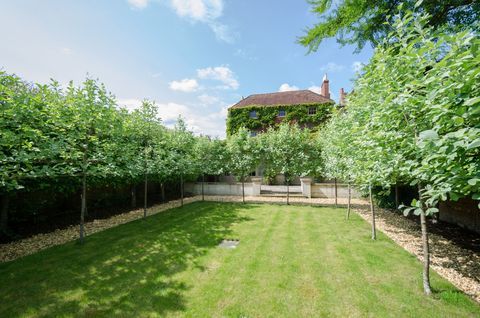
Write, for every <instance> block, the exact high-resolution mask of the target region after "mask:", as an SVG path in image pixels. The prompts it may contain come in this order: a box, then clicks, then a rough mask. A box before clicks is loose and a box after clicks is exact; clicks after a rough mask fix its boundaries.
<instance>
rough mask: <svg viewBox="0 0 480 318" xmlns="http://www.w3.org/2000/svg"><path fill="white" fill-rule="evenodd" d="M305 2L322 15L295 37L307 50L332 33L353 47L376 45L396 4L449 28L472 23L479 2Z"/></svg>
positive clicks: (429, 22) (387, 30)
mask: <svg viewBox="0 0 480 318" xmlns="http://www.w3.org/2000/svg"><path fill="white" fill-rule="evenodd" d="M309 3H310V4H311V5H312V12H313V13H315V14H317V15H319V16H320V17H321V19H322V20H321V22H319V23H317V24H316V25H314V26H313V27H311V28H308V29H307V30H306V32H305V33H306V34H305V35H304V36H302V37H300V39H299V40H298V42H299V43H300V44H302V45H303V46H306V47H308V48H309V51H310V52H312V51H313V52H314V51H316V50H317V49H318V47H319V45H320V43H321V42H322V41H323V40H325V39H327V38H332V37H335V38H336V39H337V42H338V43H340V44H342V45H346V44H355V45H356V46H357V50H361V49H362V48H363V47H364V46H365V44H366V43H371V44H372V45H373V46H377V45H378V44H380V43H382V42H383V39H384V38H385V37H386V36H387V34H388V33H390V32H391V31H392V30H393V28H392V25H393V21H394V16H395V15H396V14H397V13H398V8H400V9H402V10H413V9H414V8H415V7H416V8H417V11H418V12H419V13H426V14H428V15H429V18H428V20H427V21H426V23H427V25H429V26H432V27H435V28H437V27H440V26H448V27H449V28H450V29H451V30H455V29H459V28H461V29H463V28H468V27H469V26H474V25H475V23H476V21H478V19H479V18H480V3H479V2H478V1H475V0H450V1H444V0H423V1H422V0H420V1H418V0H380V1H378V0H343V1H341V2H340V3H338V2H336V1H332V0H309ZM337 3H338V4H337ZM400 4H401V7H399V5H400ZM385 22H387V23H385Z"/></svg>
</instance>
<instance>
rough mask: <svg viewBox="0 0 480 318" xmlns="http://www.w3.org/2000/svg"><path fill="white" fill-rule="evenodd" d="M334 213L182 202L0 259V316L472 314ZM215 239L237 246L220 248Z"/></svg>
mask: <svg viewBox="0 0 480 318" xmlns="http://www.w3.org/2000/svg"><path fill="white" fill-rule="evenodd" d="M369 231H370V227H369V225H368V224H367V223H365V222H364V221H363V220H361V219H360V218H359V217H358V216H357V215H352V217H351V219H350V220H349V221H348V222H347V221H345V220H344V210H343V209H332V208H319V207H299V206H278V205H257V204H251V205H250V204H249V205H242V204H233V203H232V204H227V203H201V202H200V203H193V204H190V205H186V206H185V207H183V208H177V209H172V210H169V211H166V212H164V213H160V214H157V215H155V216H152V217H149V218H147V219H146V220H138V221H134V222H131V223H128V224H125V225H121V226H118V227H116V228H112V229H109V230H106V231H103V232H100V233H97V234H94V235H92V236H89V237H87V240H86V243H85V244H84V245H82V246H80V245H78V244H77V243H74V242H72V243H69V244H65V245H62V246H57V247H53V248H50V249H48V250H45V251H42V252H39V253H37V254H34V255H31V256H27V257H24V258H22V259H18V260H16V261H13V262H9V263H4V264H0V299H1V300H2V301H1V302H0V317H59V316H60V317H68V316H79V317H97V316H98V317H113V316H115V317H179V316H181V317H183V316H187V317H321V316H325V317H332V316H339V317H355V316H357V317H359V316H362V317H363V316H373V317H475V316H477V317H478V316H479V315H480V307H479V306H478V305H477V304H476V303H474V302H473V301H471V300H470V299H469V298H468V297H467V296H465V295H464V294H462V293H461V292H459V291H458V290H456V289H455V288H454V287H453V286H452V285H451V284H449V283H448V282H446V281H445V280H444V279H442V278H440V277H439V276H438V275H436V274H435V273H433V274H432V286H433V288H434V291H435V294H434V296H433V297H425V296H424V295H423V293H422V285H421V264H420V263H419V262H418V261H417V260H416V259H415V258H414V257H413V256H411V255H410V254H408V253H407V252H405V251H404V250H403V249H401V248H400V247H398V246H397V245H395V244H394V243H393V242H392V241H391V240H389V239H388V238H387V237H386V236H385V235H383V234H381V233H379V235H378V240H377V241H372V240H371V239H370V232H369ZM223 238H235V239H239V240H240V244H239V246H238V247H237V248H236V249H231V250H230V249H222V248H219V247H217V244H218V243H219V242H220V241H221V240H222V239H223Z"/></svg>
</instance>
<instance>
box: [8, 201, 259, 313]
mask: <svg viewBox="0 0 480 318" xmlns="http://www.w3.org/2000/svg"><path fill="white" fill-rule="evenodd" d="M248 208H249V206H248V205H241V204H225V203H223V204H218V203H193V204H190V205H187V206H184V207H183V208H177V209H173V210H169V211H166V212H164V213H160V214H157V215H155V216H152V217H149V218H147V219H145V220H137V221H134V222H131V223H128V224H125V225H122V226H119V227H116V228H113V229H109V230H106V231H103V232H100V233H97V234H94V235H92V236H90V237H87V240H86V243H85V244H84V245H78V244H77V243H69V244H66V245H62V246H57V247H54V248H51V249H48V250H45V251H42V252H40V253H37V254H35V255H31V256H27V257H25V258H22V259H18V260H16V261H13V262H9V263H5V264H1V265H0V280H1V283H0V285H1V289H0V297H1V299H2V305H0V316H1V317H15V316H62V315H80V316H85V315H86V316H112V315H113V316H138V315H140V316H149V315H153V314H154V315H160V316H161V315H162V314H166V313H167V312H174V311H183V310H184V309H185V306H186V304H185V299H184V296H183V294H184V293H185V292H186V291H187V290H188V289H189V288H191V286H187V285H186V284H185V283H184V282H182V281H179V280H178V279H176V278H175V275H176V274H180V273H182V272H184V271H187V270H191V269H192V268H198V264H197V259H198V258H199V257H201V256H202V255H204V254H205V253H207V252H208V250H210V249H212V248H215V247H216V246H217V245H218V243H219V242H220V241H221V240H222V239H223V238H225V237H230V236H231V232H232V231H231V227H232V225H234V224H235V223H239V222H246V221H249V220H251V219H249V218H246V217H242V216H240V215H239V210H240V209H248Z"/></svg>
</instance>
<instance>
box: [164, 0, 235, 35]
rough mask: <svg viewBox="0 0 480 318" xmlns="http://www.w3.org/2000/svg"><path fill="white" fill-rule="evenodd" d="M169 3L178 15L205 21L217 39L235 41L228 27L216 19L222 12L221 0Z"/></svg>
mask: <svg viewBox="0 0 480 318" xmlns="http://www.w3.org/2000/svg"><path fill="white" fill-rule="evenodd" d="M170 4H171V6H172V8H173V10H175V12H176V13H177V15H178V16H180V17H182V18H185V19H189V20H191V21H192V22H202V23H206V24H207V25H208V26H209V27H210V29H212V31H213V33H214V34H215V37H216V38H217V39H218V40H220V41H224V42H226V43H230V44H231V43H234V42H235V36H234V34H232V32H231V30H230V28H229V27H228V26H227V25H225V24H222V23H220V22H218V21H217V19H218V18H220V17H221V16H222V14H223V7H224V3H223V0H171V1H170Z"/></svg>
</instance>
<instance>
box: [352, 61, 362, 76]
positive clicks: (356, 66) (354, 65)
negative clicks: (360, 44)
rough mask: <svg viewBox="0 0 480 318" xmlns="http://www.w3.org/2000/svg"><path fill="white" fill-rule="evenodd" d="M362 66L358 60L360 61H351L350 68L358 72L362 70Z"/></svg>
mask: <svg viewBox="0 0 480 318" xmlns="http://www.w3.org/2000/svg"><path fill="white" fill-rule="evenodd" d="M362 68H363V63H362V62H360V61H355V62H353V63H352V70H353V71H354V72H355V73H358V72H360V71H361V70H362Z"/></svg>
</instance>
